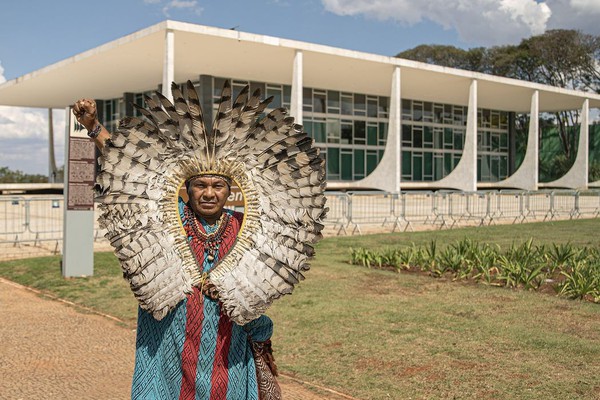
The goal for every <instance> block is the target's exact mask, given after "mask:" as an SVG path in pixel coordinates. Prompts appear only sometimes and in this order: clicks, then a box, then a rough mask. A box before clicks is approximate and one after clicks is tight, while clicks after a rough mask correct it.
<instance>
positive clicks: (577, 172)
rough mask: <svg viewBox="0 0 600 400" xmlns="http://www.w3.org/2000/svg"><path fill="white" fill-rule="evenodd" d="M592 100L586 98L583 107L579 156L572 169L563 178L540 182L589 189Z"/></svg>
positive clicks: (558, 186) (545, 185)
mask: <svg viewBox="0 0 600 400" xmlns="http://www.w3.org/2000/svg"><path fill="white" fill-rule="evenodd" d="M589 125H590V101H589V99H585V101H584V102H583V106H582V107H581V125H580V127H579V144H578V145H577V156H576V158H575V162H574V163H573V166H572V167H571V169H570V170H569V171H568V172H567V173H566V174H565V175H564V176H563V177H561V178H559V179H557V180H555V181H552V182H547V183H543V184H540V185H539V186H541V187H542V186H543V187H549V188H567V189H587V187H588V169H589V166H588V160H589V147H590V143H589V136H590V127H589Z"/></svg>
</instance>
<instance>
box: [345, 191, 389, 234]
mask: <svg viewBox="0 0 600 400" xmlns="http://www.w3.org/2000/svg"><path fill="white" fill-rule="evenodd" d="M394 197H395V196H394V195H391V194H390V193H386V192H348V222H349V224H350V225H353V230H352V233H356V232H358V233H359V234H362V230H361V227H360V226H361V224H362V225H368V224H371V225H374V224H377V225H380V224H381V225H383V224H385V222H386V221H387V220H388V219H389V218H390V217H392V210H393V207H394Z"/></svg>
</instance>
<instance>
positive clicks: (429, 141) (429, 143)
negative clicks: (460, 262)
mask: <svg viewBox="0 0 600 400" xmlns="http://www.w3.org/2000/svg"><path fill="white" fill-rule="evenodd" d="M423 147H425V148H427V149H431V148H433V128H432V127H430V126H424V127H423Z"/></svg>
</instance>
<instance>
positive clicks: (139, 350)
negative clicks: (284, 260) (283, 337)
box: [73, 99, 279, 400]
mask: <svg viewBox="0 0 600 400" xmlns="http://www.w3.org/2000/svg"><path fill="white" fill-rule="evenodd" d="M73 113H74V114H75V116H76V118H77V121H78V122H79V123H81V124H82V125H83V126H84V127H85V128H86V129H87V130H88V135H89V136H90V137H92V138H93V139H94V141H95V142H96V145H97V146H98V147H99V148H100V149H103V148H104V146H105V145H106V143H107V141H108V140H110V137H111V134H110V133H109V132H108V131H107V130H106V129H105V128H104V127H103V126H102V125H101V124H100V123H99V121H98V119H97V112H96V105H95V102H94V101H93V100H88V99H81V100H79V101H77V102H76V103H75V105H74V106H73ZM185 185H186V189H187V193H188V196H189V201H188V203H187V204H186V203H184V202H183V200H182V199H181V198H179V204H178V207H179V217H180V219H181V221H182V224H183V228H184V231H185V234H186V236H187V240H188V243H189V246H190V249H191V250H192V253H193V254H194V256H195V259H196V261H197V265H198V268H199V269H200V270H201V271H202V273H204V274H206V273H208V272H209V271H211V269H213V268H214V267H215V265H216V263H217V262H218V261H219V260H220V259H222V258H223V257H224V256H225V255H226V254H227V252H228V251H229V250H230V249H231V247H232V246H233V244H234V243H235V240H236V237H237V234H238V232H239V230H240V227H241V224H242V220H243V215H242V214H241V213H237V212H233V211H231V210H227V209H225V208H224V205H225V202H226V201H227V198H228V197H229V194H230V186H231V180H230V178H229V177H227V176H223V175H218V174H204V175H195V176H192V177H190V178H188V179H187V180H186V182H185ZM271 334H272V322H271V320H270V319H269V318H268V317H267V316H265V315H263V316H261V317H259V318H258V319H256V320H254V321H252V322H250V323H248V324H246V325H244V326H240V325H237V324H234V323H233V322H232V321H231V320H230V319H229V318H228V317H227V316H226V314H225V313H224V312H222V310H221V306H220V303H219V301H218V298H217V297H216V291H215V290H214V288H213V287H212V285H211V284H210V282H209V281H208V280H207V279H205V280H204V281H203V282H202V284H201V285H200V287H194V289H193V293H191V294H190V295H188V296H187V297H186V298H185V299H184V300H183V301H182V302H181V303H179V305H178V306H177V307H176V308H175V309H174V310H172V311H171V312H170V313H169V314H168V315H167V316H166V317H165V318H163V319H162V320H160V321H158V320H156V319H154V317H153V316H152V315H151V314H150V313H148V312H146V311H144V310H142V309H141V308H140V309H139V313H138V327H137V343H136V361H135V371H134V376H133V384H132V392H131V397H132V399H177V398H179V399H217V400H220V399H231V400H234V399H235V400H238V399H257V400H259V389H261V390H260V392H261V394H263V395H264V392H265V390H263V389H265V384H264V382H262V378H261V381H260V382H259V380H258V379H257V366H258V370H259V372H260V371H263V372H264V373H267V374H269V373H271V372H272V373H273V374H276V368H275V366H274V363H273V359H272V355H271V351H270V337H271ZM253 348H254V353H253ZM255 357H256V361H255ZM265 366H268V368H269V371H266V370H265V369H264V367H265ZM261 367H263V368H261ZM270 384H271V385H273V384H274V385H275V386H274V387H271V389H272V391H271V393H270V394H271V395H272V397H271V398H279V394H278V387H277V386H276V383H273V381H271V382H270ZM266 386H269V383H266ZM267 390H268V389H267ZM263 398H264V397H260V399H261V400H262V399H263Z"/></svg>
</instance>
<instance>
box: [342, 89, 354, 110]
mask: <svg viewBox="0 0 600 400" xmlns="http://www.w3.org/2000/svg"><path fill="white" fill-rule="evenodd" d="M342 114H345V115H352V114H354V106H353V104H352V95H351V94H348V93H342Z"/></svg>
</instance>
